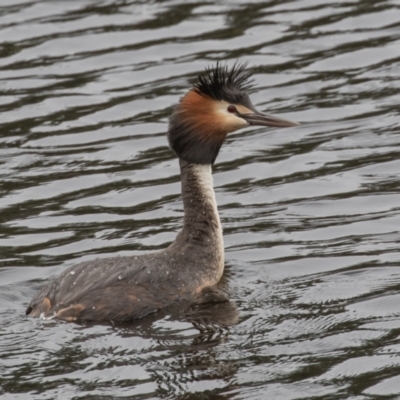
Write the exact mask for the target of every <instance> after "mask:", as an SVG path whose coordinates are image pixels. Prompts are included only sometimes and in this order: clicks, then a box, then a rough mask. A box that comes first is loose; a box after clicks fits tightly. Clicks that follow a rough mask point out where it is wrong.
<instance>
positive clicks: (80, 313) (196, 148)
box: [26, 64, 297, 321]
mask: <svg viewBox="0 0 400 400" xmlns="http://www.w3.org/2000/svg"><path fill="white" fill-rule="evenodd" d="M250 76H251V74H250V73H249V72H248V71H247V70H246V69H245V65H237V64H235V66H234V67H233V68H232V69H231V70H228V68H227V67H226V66H220V65H219V64H217V65H216V66H215V67H214V68H210V69H207V70H206V71H205V73H204V74H203V75H201V76H199V78H198V82H197V83H196V84H195V85H194V87H193V88H192V89H191V90H190V91H189V92H188V93H187V94H186V95H185V96H183V97H182V99H181V100H180V102H179V104H178V105H177V106H176V108H175V111H174V113H173V115H172V116H171V118H170V124H169V130H168V140H169V143H170V146H171V148H172V149H173V150H174V151H175V153H176V154H177V156H178V157H179V164H180V170H181V182H182V200H183V206H184V221H183V228H182V230H181V231H180V232H179V234H178V235H177V237H176V238H175V240H174V242H173V243H172V244H171V245H170V246H169V247H168V248H166V249H165V250H162V251H159V252H155V253H151V254H144V255H140V256H132V257H113V258H104V259H96V260H93V261H88V262H83V263H81V264H78V265H75V266H72V267H70V268H68V269H66V270H65V271H64V272H63V273H62V274H61V275H60V276H58V277H57V278H55V279H54V280H53V281H51V282H50V283H48V284H47V285H45V286H44V287H43V288H42V289H41V290H40V291H39V292H38V293H37V295H36V296H35V297H34V298H33V299H32V301H31V303H30V305H29V306H28V308H27V310H26V314H27V315H31V316H35V317H41V318H43V319H53V318H55V319H61V320H66V321H79V320H88V321H129V320H132V319H136V318H141V317H144V316H146V315H148V314H150V313H152V312H155V311H157V310H159V309H161V308H165V307H167V306H169V305H172V304H174V303H179V301H189V302H191V303H204V302H208V301H218V300H219V299H220V297H219V296H218V295H216V296H214V298H213V296H210V291H209V290H208V289H209V288H210V287H212V286H214V285H215V284H217V283H218V281H219V280H220V279H221V276H222V274H223V270H224V244H223V236H222V228H221V223H220V219H219V215H218V210H217V204H216V200H215V194H214V188H213V181H212V164H213V163H214V161H215V159H216V157H217V155H218V152H219V149H220V147H221V145H222V143H223V141H224V139H225V137H226V135H227V134H228V133H229V132H233V131H235V130H237V129H240V128H243V127H246V126H249V125H261V126H274V127H288V126H294V125H297V124H296V123H293V122H290V121H287V120H284V119H280V118H277V117H273V116H270V115H266V114H262V113H260V112H258V111H257V110H256V109H255V108H254V107H253V105H252V104H251V102H250V99H249V97H248V95H247V93H246V91H247V90H248V89H249V88H250V87H251V80H250ZM211 293H212V292H211Z"/></svg>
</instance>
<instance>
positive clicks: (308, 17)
mask: <svg viewBox="0 0 400 400" xmlns="http://www.w3.org/2000/svg"><path fill="white" fill-rule="evenodd" d="M399 21H400V2H399V1H398V0H392V1H389V0H388V1H384V0H382V1H376V0H374V1H368V0H347V1H322V0H297V1H295V0H292V1H290V0H288V1H272V0H270V1H252V2H250V1H244V0H236V1H223V0H220V1H216V0H214V1H207V2H198V1H183V0H171V1H116V0H110V1H88V0H79V1H29V0H2V1H1V3H0V95H1V96H0V224H1V228H0V257H1V260H0V398H1V399H2V400H3V399H4V400H11V399H12V400H20V399H34V400H42V399H43V400H44V399H103V400H105V399H122V398H124V399H200V398H201V399H238V400H239V399H246V400H249V399H280V400H286V399H314V398H315V399H317V398H318V399H322V398H323V399H352V400H364V399H375V398H376V399H382V398H388V399H394V398H398V396H399V395H400V340H399V339H398V336H399V334H400V262H399V261H400V254H399V243H400V228H399V226H400V178H399V170H400V146H399V145H400V135H399V132H400V129H399V127H400V115H399V102H400V95H399V93H400V92H399V89H400V79H399V76H400V22H399ZM236 59H239V60H241V61H248V62H249V65H250V67H251V68H252V70H253V71H254V74H255V75H254V77H255V80H256V83H257V85H258V88H257V90H256V91H255V92H254V93H253V94H252V99H253V101H254V104H255V105H256V106H257V107H258V108H259V109H261V110H263V111H267V112H270V113H274V114H277V115H280V116H282V117H285V118H289V119H292V120H295V121H299V122H301V124H302V125H301V126H300V127H296V128H290V129H285V130H278V129H270V130H268V129H265V128H261V129H254V128H251V129H247V130H245V131H240V132H238V133H234V134H232V135H230V136H229V138H228V140H227V143H226V144H225V146H224V147H223V148H222V151H221V153H220V156H219V158H218V160H217V163H216V165H215V168H214V181H215V187H216V195H217V201H218V205H219V210H220V215H221V220H222V224H223V226H224V235H225V246H226V274H225V276H224V282H223V283H224V285H225V288H226V290H227V291H228V292H229V295H230V298H231V300H232V302H233V304H235V305H236V307H237V312H238V315H239V322H238V323H237V324H236V325H234V326H233V327H231V328H230V329H229V330H228V331H226V332H224V333H223V334H221V335H214V336H208V335H204V334H200V333H199V331H197V330H196V329H195V328H194V327H193V326H192V325H191V324H190V322H189V321H185V320H175V319H173V318H172V317H171V316H169V315H165V316H158V317H155V318H150V319H144V320H143V321H140V322H139V323H138V324H134V325H132V326H117V325H116V326H113V325H110V324H104V325H86V326H85V325H84V326H82V325H75V324H65V323H62V322H54V321H51V322H43V321H38V320H33V319H30V318H26V317H25V316H24V311H25V308H26V306H27V304H28V303H29V301H30V299H31V298H32V296H33V295H34V293H35V292H36V291H37V290H38V289H39V288H40V287H41V286H43V285H44V284H45V283H46V282H48V280H49V279H51V278H52V277H54V276H55V275H57V274H59V273H61V272H62V271H63V270H64V269H65V268H67V267H69V266H71V265H73V264H74V263H77V262H80V261H83V260H90V259H94V258H96V257H106V256H111V255H117V254H120V255H135V254H140V253H142V252H145V251H152V250H157V249H160V248H163V247H165V246H167V245H168V244H169V243H170V242H171V241H172V240H173V238H174V236H175V234H176V233H177V232H178V231H179V229H180V226H181V223H182V204H181V200H180V184H179V170H178V163H177V160H176V158H175V157H174V155H173V153H172V152H171V150H170V149H169V148H168V146H167V142H166V138H165V132H166V129H167V121H168V115H169V114H170V113H171V110H172V106H173V105H174V104H175V103H176V102H177V101H178V99H179V97H180V96H181V95H182V94H183V93H184V92H185V90H187V88H188V87H190V85H191V84H192V83H193V81H194V80H195V77H196V76H197V74H198V73H199V72H201V71H202V70H203V69H204V67H206V66H207V65H210V64H212V63H214V62H215V61H217V60H225V61H227V62H228V64H229V65H232V64H233V63H234V61H235V60H236Z"/></svg>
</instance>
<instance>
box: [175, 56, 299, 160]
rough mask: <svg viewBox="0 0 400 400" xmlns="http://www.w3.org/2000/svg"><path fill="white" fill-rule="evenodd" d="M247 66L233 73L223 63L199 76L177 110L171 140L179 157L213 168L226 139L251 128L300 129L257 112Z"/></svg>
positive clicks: (240, 66) (234, 69)
mask: <svg viewBox="0 0 400 400" xmlns="http://www.w3.org/2000/svg"><path fill="white" fill-rule="evenodd" d="M246 66H247V64H241V65H240V64H237V63H236V64H235V65H234V66H233V67H232V68H231V69H230V70H229V69H228V67H227V66H226V65H225V66H222V65H220V64H219V63H217V64H216V66H215V67H214V68H207V69H206V70H205V72H204V73H203V74H202V75H199V77H198V81H197V83H195V85H194V86H193V88H192V89H191V90H189V92H188V93H186V94H185V95H184V96H183V97H182V98H181V100H180V102H179V104H178V105H177V106H176V108H175V111H174V113H173V114H172V116H171V118H170V122H169V130H168V140H169V143H170V146H171V147H172V149H173V150H174V151H175V152H176V154H177V155H178V156H179V157H180V158H182V159H183V160H185V161H188V162H191V163H195V164H213V163H214V161H215V159H216V157H217V155H218V152H219V149H220V148H221V145H222V143H223V142H224V140H225V138H226V135H227V134H228V133H230V132H233V131H236V130H238V129H241V128H245V127H247V126H249V125H259V126H272V127H276V128H284V127H290V126H296V125H298V124H297V123H296V122H291V121H288V120H285V119H282V118H278V117H274V116H272V115H268V114H264V113H261V112H259V111H257V110H256V109H255V107H254V106H253V104H252V103H251V101H250V98H249V96H248V94H247V91H248V90H249V89H251V88H252V87H253V80H252V79H251V75H252V74H251V72H250V71H248V70H246Z"/></svg>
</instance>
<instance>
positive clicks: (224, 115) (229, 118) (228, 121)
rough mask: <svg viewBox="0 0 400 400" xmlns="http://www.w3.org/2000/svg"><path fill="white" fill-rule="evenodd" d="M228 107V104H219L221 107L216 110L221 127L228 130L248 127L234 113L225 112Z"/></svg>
mask: <svg viewBox="0 0 400 400" xmlns="http://www.w3.org/2000/svg"><path fill="white" fill-rule="evenodd" d="M228 106H229V104H228V103H225V102H221V105H220V106H219V107H217V109H216V112H217V118H218V120H219V121H221V124H222V125H225V126H227V127H230V129H240V128H244V127H245V126H248V125H249V124H248V123H247V121H245V120H244V119H243V118H239V117H238V116H237V115H235V114H234V113H230V112H229V111H228V110H227V108H228Z"/></svg>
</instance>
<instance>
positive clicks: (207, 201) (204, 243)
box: [179, 159, 224, 259]
mask: <svg viewBox="0 0 400 400" xmlns="http://www.w3.org/2000/svg"><path fill="white" fill-rule="evenodd" d="M179 163H180V168H181V180H182V200H183V207H184V212H185V216H184V222H183V229H182V232H181V234H180V236H181V237H182V239H184V240H185V241H186V242H187V243H190V244H191V245H193V246H197V247H200V248H203V250H204V251H208V252H210V253H212V252H214V253H218V254H215V256H217V257H218V258H220V257H221V255H222V259H223V252H224V250H223V239H222V228H221V222H220V219H219V215H218V209H217V203H216V200H215V193H214V187H213V179H212V170H211V165H209V164H208V165H203V164H192V163H188V162H187V161H184V160H182V159H180V160H179Z"/></svg>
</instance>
